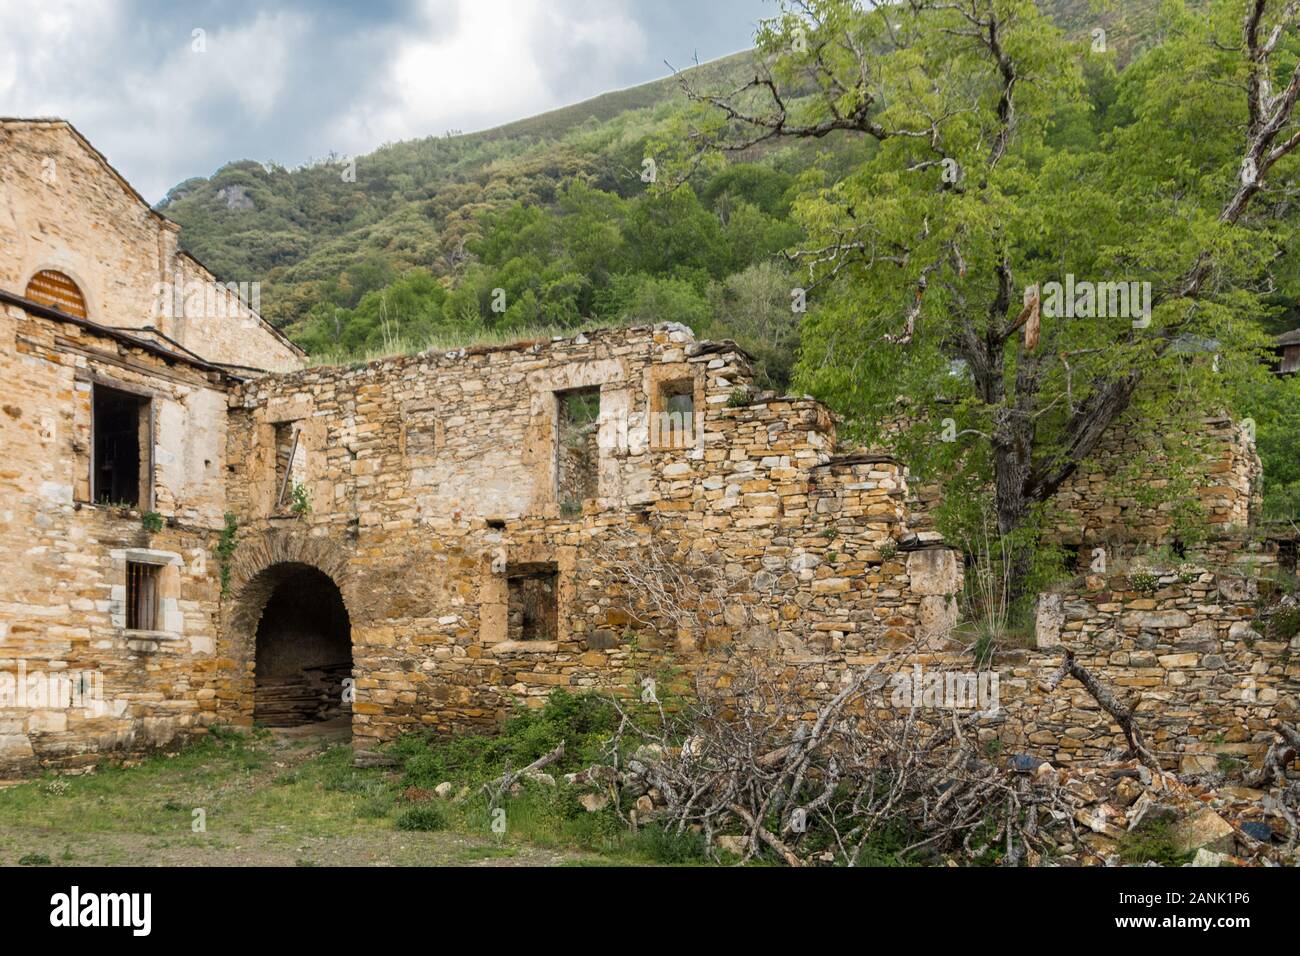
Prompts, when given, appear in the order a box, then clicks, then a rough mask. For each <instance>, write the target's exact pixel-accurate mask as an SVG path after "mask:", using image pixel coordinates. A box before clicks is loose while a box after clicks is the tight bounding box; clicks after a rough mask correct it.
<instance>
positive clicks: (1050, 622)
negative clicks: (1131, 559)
mask: <svg viewBox="0 0 1300 956" xmlns="http://www.w3.org/2000/svg"><path fill="white" fill-rule="evenodd" d="M1256 589H1257V584H1256V582H1255V581H1253V580H1251V579H1248V578H1240V577H1232V576H1228V575H1219V574H1213V573H1210V572H1205V571H1196V570H1193V569H1184V570H1183V572H1182V573H1181V575H1180V574H1179V573H1166V574H1163V575H1160V576H1159V577H1158V579H1157V581H1156V587H1155V588H1154V589H1150V588H1148V589H1146V590H1141V591H1139V590H1136V588H1135V584H1134V582H1133V581H1132V580H1130V579H1128V578H1125V577H1123V576H1120V575H1115V576H1113V577H1111V578H1106V577H1103V576H1091V577H1089V578H1088V579H1087V580H1086V583H1084V584H1083V585H1082V586H1080V587H1077V588H1074V589H1071V590H1069V591H1067V592H1065V593H1063V594H1053V595H1044V597H1043V598H1042V600H1041V601H1040V610H1039V618H1038V629H1037V643H1038V648H1037V650H1035V651H1032V652H1027V653H1025V654H1024V655H1023V659H1022V660H1020V661H1018V662H1014V663H1009V664H1008V665H1007V667H1006V670H1005V673H1004V676H1003V680H1002V688H1003V692H1004V698H1005V701H1006V702H1007V703H1006V704H1005V705H1004V706H1007V707H1008V713H1009V715H1010V722H1009V726H1008V733H1009V739H1010V740H1012V741H1018V742H1019V743H1020V744H1021V745H1022V746H1024V747H1026V748H1028V749H1030V750H1031V751H1032V752H1035V753H1037V754H1039V755H1041V756H1044V757H1048V758H1050V759H1053V760H1057V761H1060V762H1063V763H1079V762H1083V761H1087V760H1091V759H1096V758H1099V757H1101V756H1103V755H1104V754H1105V753H1106V752H1107V751H1108V750H1111V749H1114V748H1121V747H1123V746H1124V744H1123V737H1122V735H1121V734H1120V733H1119V728H1118V726H1117V725H1116V724H1115V722H1114V721H1113V720H1112V719H1111V718H1110V717H1109V716H1108V715H1107V714H1106V713H1105V712H1103V711H1102V709H1101V708H1100V707H1099V706H1098V704H1097V702H1096V701H1095V700H1093V699H1092V698H1091V697H1090V696H1089V695H1088V693H1087V692H1086V691H1085V690H1084V688H1083V687H1082V685H1080V684H1079V683H1078V682H1076V681H1074V680H1073V679H1068V678H1067V679H1066V681H1064V682H1063V683H1062V684H1061V685H1060V686H1059V687H1057V688H1055V689H1054V690H1049V689H1046V688H1047V684H1048V682H1049V680H1050V678H1051V676H1052V675H1053V674H1054V673H1055V672H1056V671H1057V670H1058V669H1059V667H1060V663H1061V650H1062V649H1064V648H1068V649H1070V650H1071V651H1073V652H1074V654H1075V656H1076V659H1077V660H1078V661H1079V663H1080V664H1081V665H1082V666H1083V667H1084V668H1085V669H1087V670H1088V671H1089V672H1091V673H1092V674H1093V675H1094V676H1096V677H1097V678H1098V679H1099V680H1101V681H1102V682H1103V683H1105V684H1107V685H1109V686H1110V687H1111V688H1112V689H1113V690H1114V691H1115V692H1117V693H1119V694H1121V695H1125V696H1129V697H1132V698H1134V699H1137V700H1139V701H1140V703H1139V704H1138V706H1137V710H1136V722H1137V723H1138V724H1139V726H1140V727H1141V728H1142V730H1143V734H1144V736H1145V738H1146V742H1147V746H1148V747H1149V748H1150V749H1151V750H1153V751H1154V752H1156V754H1157V756H1159V757H1160V758H1161V760H1162V762H1164V763H1166V764H1167V765H1168V766H1170V767H1176V768H1179V769H1181V770H1183V771H1188V772H1212V771H1214V770H1215V769H1216V767H1217V765H1218V762H1219V759H1220V757H1224V758H1229V759H1236V760H1240V761H1246V762H1252V763H1254V764H1255V765H1258V763H1259V761H1260V759H1261V758H1262V756H1263V754H1264V752H1265V751H1266V750H1267V749H1268V745H1269V743H1270V742H1271V740H1272V739H1273V734H1274V730H1273V729H1272V726H1273V722H1274V721H1276V720H1285V721H1288V722H1289V723H1292V724H1294V723H1295V721H1296V719H1297V717H1300V657H1297V656H1296V654H1297V652H1300V637H1297V638H1291V639H1289V640H1281V639H1276V638H1270V637H1268V636H1266V635H1265V634H1263V633H1261V632H1260V630H1257V629H1256V628H1257V627H1259V625H1257V624H1256V623H1255V619H1256V616H1257V610H1256V606H1255V601H1256V598H1257V590H1256Z"/></svg>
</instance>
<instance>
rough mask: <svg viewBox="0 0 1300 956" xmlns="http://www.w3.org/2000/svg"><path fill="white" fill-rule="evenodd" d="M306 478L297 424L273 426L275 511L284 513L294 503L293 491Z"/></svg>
mask: <svg viewBox="0 0 1300 956" xmlns="http://www.w3.org/2000/svg"><path fill="white" fill-rule="evenodd" d="M306 476H307V449H306V448H304V447H303V443H302V429H301V428H299V427H298V423H297V422H280V423H279V424H277V425H276V426H275V491H276V498H275V510H277V511H284V510H286V509H288V508H290V507H292V505H293V503H294V489H295V488H297V487H298V486H299V485H301V484H302V483H303V480H304V479H305V478H306Z"/></svg>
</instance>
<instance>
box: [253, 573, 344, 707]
mask: <svg viewBox="0 0 1300 956" xmlns="http://www.w3.org/2000/svg"><path fill="white" fill-rule="evenodd" d="M262 578H263V581H262V582H260V583H262V584H263V585H266V586H268V588H269V594H268V597H267V600H266V604H265V605H264V606H263V608H262V614H261V617H260V618H259V619H258V622H257V630H256V632H255V636H254V642H253V643H254V646H253V654H254V665H253V720H254V722H255V723H258V724H261V725H262V726H265V727H298V726H302V725H304V724H311V723H318V722H324V721H341V720H343V719H345V718H350V717H351V713H352V704H351V694H346V693H345V685H344V681H345V680H347V679H349V678H351V677H352V623H351V620H350V618H349V616H348V611H347V607H346V606H345V605H344V603H343V595H342V594H341V593H340V592H339V589H338V585H336V584H335V583H334V582H333V581H332V580H331V579H330V577H329V575H327V574H325V573H324V572H323V571H320V570H318V569H316V568H314V567H312V566H311V565H307V564H297V563H286V564H279V565H276V566H274V567H272V568H268V569H267V570H266V571H265V572H263V574H262Z"/></svg>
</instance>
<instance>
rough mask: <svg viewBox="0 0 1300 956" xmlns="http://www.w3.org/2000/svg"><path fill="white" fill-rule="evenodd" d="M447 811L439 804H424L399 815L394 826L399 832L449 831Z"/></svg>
mask: <svg viewBox="0 0 1300 956" xmlns="http://www.w3.org/2000/svg"><path fill="white" fill-rule="evenodd" d="M447 822H448V821H447V811H446V810H444V809H443V808H442V806H441V805H440V804H437V803H422V804H420V805H418V806H414V807H409V808H408V809H406V810H403V811H402V812H401V813H399V814H398V815H397V819H396V820H395V821H394V826H396V827H397V829H399V830H421V831H426V832H428V831H434V830H445V829H447Z"/></svg>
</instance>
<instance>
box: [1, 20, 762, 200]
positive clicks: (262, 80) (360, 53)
mask: <svg viewBox="0 0 1300 956" xmlns="http://www.w3.org/2000/svg"><path fill="white" fill-rule="evenodd" d="M657 3H658V4H659V5H658V6H656V7H654V8H646V7H642V6H639V5H638V3H637V2H636V0H388V2H381V3H375V4H373V5H371V6H348V5H347V4H344V3H338V4H331V3H329V2H325V0H313V2H310V3H309V2H307V0H256V2H255V0H223V2H222V3H213V4H209V5H206V6H204V5H200V6H198V7H197V9H199V10H203V11H205V12H203V13H198V12H192V11H191V10H190V9H189V8H181V7H180V5H176V4H173V3H170V2H167V0H113V2H105V0H44V2H43V3H41V4H39V5H34V4H14V3H2V4H0V114H5V115H16V116H51V115H52V116H62V117H64V118H66V119H68V120H70V121H71V122H72V123H73V124H75V125H76V126H77V128H78V129H80V130H81V131H82V132H83V133H85V134H86V136H87V137H88V138H90V140H91V141H92V142H93V143H95V145H96V146H98V147H99V148H100V149H101V150H102V151H103V152H104V153H105V155H106V156H108V158H109V160H110V161H111V162H112V163H113V164H114V165H115V166H117V167H118V168H119V169H120V170H121V171H122V172H123V173H124V174H125V175H126V176H127V178H128V179H130V180H131V181H132V183H133V184H134V185H135V186H136V187H137V188H138V189H139V190H140V191H141V192H142V193H144V195H145V196H147V197H148V198H150V199H158V198H161V196H162V195H163V194H164V193H165V192H166V190H167V189H168V188H170V187H171V186H173V185H175V184H176V183H177V182H179V181H181V180H182V179H185V178H188V177H190V176H196V175H210V174H211V173H212V172H213V171H214V170H215V169H216V168H217V167H218V166H220V165H221V164H222V163H224V162H228V161H231V160H236V159H245V158H247V159H258V160H275V161H278V162H281V163H284V164H286V165H290V166H292V165H296V164H298V163H301V162H305V161H307V160H308V159H311V158H313V157H321V156H324V155H326V154H327V153H330V152H335V153H343V154H348V155H356V154H359V153H364V152H368V151H370V150H372V149H374V148H375V147H377V146H379V145H380V144H381V143H383V142H387V141H393V140H399V139H409V138H413V137H420V136H429V135H438V134H441V133H443V132H445V131H446V130H448V129H463V130H466V131H469V130H474V129H482V128H485V127H489V126H494V125H497V124H500V123H506V122H509V121H511V120H514V119H520V118H523V117H526V116H530V115H533V114H536V113H538V112H542V111H545V110H548V109H553V108H556V107H559V106H563V105H566V104H569V103H574V102H578V101H580V100H582V99H585V98H588V97H591V96H595V95H598V94H599V93H601V92H604V91H606V90H610V89H615V88H618V87H620V86H626V85H629V84H630V83H632V82H641V81H644V80H647V79H651V78H653V77H654V76H659V75H663V73H664V72H665V71H664V69H663V67H662V63H661V61H662V59H663V58H665V57H668V56H680V55H681V54H682V53H683V51H689V50H690V49H691V48H692V46H693V45H694V44H695V43H697V42H698V38H697V37H696V36H694V35H693V34H692V27H691V20H692V18H691V17H690V15H689V11H691V10H692V9H695V10H698V7H696V4H697V3H698V0H657ZM728 3H730V4H733V5H749V6H758V5H759V0H728ZM665 4H666V5H667V8H666V7H665V6H664V5H665ZM676 6H680V7H681V8H683V9H684V10H686V11H687V13H686V14H683V13H682V12H681V11H678V10H675V9H671V8H672V7H676ZM697 16H699V17H705V18H706V19H708V20H709V27H708V28H709V30H710V31H711V35H716V36H715V40H714V43H715V49H713V50H712V51H710V52H711V53H712V54H713V55H717V54H720V53H722V52H728V51H730V50H732V49H736V48H738V47H740V46H742V45H743V43H744V41H745V40H746V39H747V38H748V35H749V31H750V23H749V21H748V20H747V19H746V18H743V17H735V18H729V17H726V16H722V15H721V14H720V13H719V9H715V8H712V7H711V8H709V11H708V13H707V14H703V13H700V14H697ZM205 20H206V21H207V22H203V21H205ZM196 21H198V22H196ZM651 22H654V23H656V24H657V25H658V27H657V29H652V28H650V27H648V26H647V24H648V23H651ZM700 22H702V21H700ZM665 24H667V26H666V27H665ZM195 27H202V28H203V29H205V30H206V31H207V38H206V39H207V52H206V53H195V52H192V51H191V48H190V43H191V31H192V30H193V29H194V28H195ZM665 30H667V31H668V32H667V33H665ZM723 37H725V39H719V38H723ZM665 46H669V47H673V48H672V49H664V48H663V47H665ZM719 47H720V48H719Z"/></svg>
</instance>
